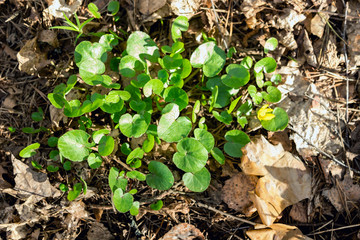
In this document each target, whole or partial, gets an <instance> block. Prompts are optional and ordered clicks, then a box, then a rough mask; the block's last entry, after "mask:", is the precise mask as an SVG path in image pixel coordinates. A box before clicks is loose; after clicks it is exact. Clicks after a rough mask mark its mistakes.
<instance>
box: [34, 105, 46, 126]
mask: <svg viewBox="0 0 360 240" xmlns="http://www.w3.org/2000/svg"><path fill="white" fill-rule="evenodd" d="M43 118H44V111H43V110H42V108H41V107H39V108H38V111H37V112H33V113H32V114H31V119H32V120H33V121H35V122H40V121H41V120H43Z"/></svg>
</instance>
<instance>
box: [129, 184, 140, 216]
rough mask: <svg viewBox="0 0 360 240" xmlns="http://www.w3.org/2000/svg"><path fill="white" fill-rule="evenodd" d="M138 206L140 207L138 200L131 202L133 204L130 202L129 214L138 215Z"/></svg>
mask: <svg viewBox="0 0 360 240" xmlns="http://www.w3.org/2000/svg"><path fill="white" fill-rule="evenodd" d="M135 190H136V189H135ZM129 193H130V192H129ZM139 208H140V202H138V201H135V202H133V204H132V206H131V208H130V214H131V215H133V216H136V215H138V214H139Z"/></svg>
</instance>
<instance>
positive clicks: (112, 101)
mask: <svg viewBox="0 0 360 240" xmlns="http://www.w3.org/2000/svg"><path fill="white" fill-rule="evenodd" d="M123 107H124V100H123V99H122V98H121V97H120V95H119V91H111V92H109V93H108V94H107V95H106V96H105V99H104V101H103V104H102V106H101V107H100V108H101V110H103V111H104V112H107V113H117V112H120V111H121V109H122V108H123Z"/></svg>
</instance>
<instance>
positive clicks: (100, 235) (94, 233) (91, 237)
mask: <svg viewBox="0 0 360 240" xmlns="http://www.w3.org/2000/svg"><path fill="white" fill-rule="evenodd" d="M87 239H88V240H99V239H101V240H112V239H115V238H114V236H113V235H112V234H111V233H110V231H109V229H107V228H106V227H105V226H104V224H102V223H99V222H93V223H91V227H90V229H89V231H88V233H87Z"/></svg>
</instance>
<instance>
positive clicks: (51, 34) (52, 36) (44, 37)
mask: <svg viewBox="0 0 360 240" xmlns="http://www.w3.org/2000/svg"><path fill="white" fill-rule="evenodd" d="M38 41H39V42H44V43H47V44H49V45H50V46H53V47H54V48H57V47H59V40H58V39H57V34H56V32H55V31H52V30H42V31H41V32H40V33H39V38H38Z"/></svg>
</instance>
